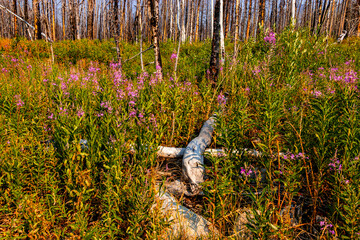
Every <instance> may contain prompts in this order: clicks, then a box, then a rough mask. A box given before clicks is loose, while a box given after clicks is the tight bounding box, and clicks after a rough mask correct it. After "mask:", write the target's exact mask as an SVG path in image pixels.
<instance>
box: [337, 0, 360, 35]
mask: <svg viewBox="0 0 360 240" xmlns="http://www.w3.org/2000/svg"><path fill="white" fill-rule="evenodd" d="M333 1H334V0H333ZM357 9H358V15H357V16H358V26H357V28H358V29H357V36H358V37H360V0H358V1H357Z"/></svg>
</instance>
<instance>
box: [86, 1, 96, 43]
mask: <svg viewBox="0 0 360 240" xmlns="http://www.w3.org/2000/svg"><path fill="white" fill-rule="evenodd" d="M94 5H95V0H88V14H87V37H88V38H89V39H93V38H94Z"/></svg>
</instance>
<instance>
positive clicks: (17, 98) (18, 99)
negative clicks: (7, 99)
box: [15, 95, 25, 108]
mask: <svg viewBox="0 0 360 240" xmlns="http://www.w3.org/2000/svg"><path fill="white" fill-rule="evenodd" d="M15 99H16V106H18V107H19V108H21V107H22V106H24V104H25V103H24V102H23V101H22V100H21V97H20V95H15Z"/></svg>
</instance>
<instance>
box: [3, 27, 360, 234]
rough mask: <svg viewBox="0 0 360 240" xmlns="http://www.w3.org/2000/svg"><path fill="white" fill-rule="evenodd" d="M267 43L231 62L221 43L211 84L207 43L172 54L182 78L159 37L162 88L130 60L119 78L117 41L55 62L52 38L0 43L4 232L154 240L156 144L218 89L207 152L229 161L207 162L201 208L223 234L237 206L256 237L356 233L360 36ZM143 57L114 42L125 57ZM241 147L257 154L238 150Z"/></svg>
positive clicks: (67, 44)
mask: <svg viewBox="0 0 360 240" xmlns="http://www.w3.org/2000/svg"><path fill="white" fill-rule="evenodd" d="M263 37H264V35H262V37H259V39H258V40H257V41H250V42H247V43H240V45H239V54H238V59H237V62H236V63H233V62H232V52H231V49H233V45H232V43H230V42H226V50H227V54H228V55H227V61H226V64H225V66H224V68H223V69H222V71H221V74H220V78H219V81H218V88H216V89H212V88H211V87H210V83H209V81H208V80H207V79H206V78H205V75H206V71H207V67H208V61H209V55H210V47H211V46H210V42H209V41H207V42H205V43H194V44H188V43H186V44H184V45H182V46H181V52H180V56H179V66H178V73H177V75H178V79H177V81H175V80H174V79H173V77H174V73H173V71H174V64H175V63H174V60H172V59H171V58H170V56H171V54H172V53H174V52H175V49H177V43H174V42H166V43H163V44H162V46H161V51H162V57H163V71H164V80H163V81H159V80H158V79H157V78H156V76H155V75H154V74H153V72H155V67H154V66H153V65H148V66H146V73H141V66H140V60H139V58H135V59H134V60H131V61H128V62H126V63H124V64H123V66H122V70H123V71H122V75H121V72H120V71H119V68H118V66H117V65H116V64H112V62H113V61H114V59H115V56H116V51H115V49H114V47H115V45H114V43H113V42H112V41H103V42H100V41H89V40H80V41H62V42H56V43H54V44H53V48H54V54H55V63H51V60H50V59H51V58H50V57H51V54H50V45H49V43H46V42H42V41H40V42H28V41H25V40H19V39H14V40H6V39H4V40H1V41H0V52H1V53H2V54H1V56H0V125H1V126H2V127H1V128H0V136H1V138H0V153H1V155H0V191H1V194H0V209H1V210H0V230H1V231H0V232H1V233H0V236H1V237H2V238H5V239H7V238H47V239H49V238H55V239H63V238H81V239H114V238H118V239H144V238H150V239H154V238H155V239H156V238H160V236H161V235H162V234H164V231H165V230H164V229H165V228H166V227H167V226H168V223H166V222H165V221H164V219H163V218H162V217H161V215H160V214H159V213H158V212H156V211H150V209H151V206H152V204H153V197H154V194H155V183H156V182H159V181H161V180H163V181H165V180H166V179H165V178H163V179H161V177H159V175H158V174H157V170H158V169H159V168H160V165H161V163H160V162H159V159H157V157H156V153H155V150H154V149H156V147H157V146H159V145H164V146H176V147H185V146H186V145H187V143H189V141H191V139H193V138H194V137H195V136H196V135H197V134H198V131H199V130H200V128H201V125H202V123H203V122H204V121H205V120H206V119H207V118H208V117H209V116H211V114H212V113H213V112H214V111H218V110H219V104H218V96H219V94H222V93H221V92H220V90H219V89H223V91H224V92H225V91H226V92H228V93H229V99H228V101H227V104H226V111H225V112H223V114H222V115H220V116H219V118H218V119H217V127H216V130H215V135H214V139H213V143H212V146H211V147H223V148H224V149H225V151H226V152H227V154H226V156H222V157H216V158H215V157H210V156H208V157H207V158H208V159H209V164H207V166H206V168H207V169H208V171H207V172H208V179H207V181H206V182H205V183H204V187H203V188H204V196H202V197H199V199H197V201H199V202H200V205H201V208H200V213H201V214H202V215H203V216H204V217H206V218H207V219H208V220H209V221H210V222H212V223H214V225H215V226H216V227H217V228H218V229H219V230H220V232H221V233H222V236H223V238H225V237H230V236H231V235H232V234H233V225H234V223H235V221H236V219H237V216H238V212H239V209H243V208H249V209H252V212H253V213H254V215H255V219H254V220H253V221H250V222H249V224H248V227H249V229H250V231H251V232H252V234H253V235H254V236H255V238H257V239H269V238H270V237H278V238H281V239H285V238H288V239H295V238H299V237H302V238H316V237H323V238H325V239H331V238H334V237H335V236H336V237H339V238H342V239H356V238H359V233H360V227H359V226H360V210H359V209H360V192H359V187H358V186H359V184H360V170H359V167H360V166H359V149H360V148H359V144H360V142H359V139H360V136H359V134H360V123H359V118H360V115H359V112H358V106H359V105H360V100H359V90H358V89H357V87H358V84H359V79H358V75H357V74H358V72H359V66H360V65H359V64H360V62H359V61H360V51H359V50H360V41H359V40H358V39H349V40H346V41H345V42H344V43H343V44H340V45H339V44H336V43H334V42H333V40H332V39H326V38H324V37H314V36H311V37H309V36H308V35H307V34H306V31H302V30H300V31H295V32H293V31H291V30H285V31H284V32H283V33H282V34H280V35H278V36H276V38H277V39H276V45H271V44H269V43H267V42H265V41H264V40H263ZM148 46H149V44H144V46H143V48H144V49H146V48H147V47H148ZM138 51H139V46H138V44H135V43H134V44H130V43H121V55H122V59H123V60H125V59H128V58H130V57H131V56H133V55H135V54H136V53H137V52H138ZM152 61H153V52H152V51H148V52H146V53H145V54H144V62H145V63H149V62H152ZM83 140H87V144H86V145H84V144H80V142H81V141H83ZM131 146H135V153H131V151H130V148H131ZM145 146H146V147H145ZM243 148H252V149H256V150H259V151H261V152H262V153H263V155H262V157H261V158H253V157H250V156H247V155H243V154H240V155H239V154H234V153H233V152H234V151H233V150H241V149H243ZM280 152H282V153H284V154H283V155H281V154H280ZM340 165H341V167H340ZM241 169H245V170H243V171H241ZM250 169H251V170H252V171H253V172H258V171H259V170H260V169H264V170H266V172H265V180H264V181H260V179H258V180H256V179H254V178H250V177H248V176H246V173H247V172H248V170H250ZM257 175H258V174H257ZM258 190H262V194H258V195H257V194H254V193H255V192H256V191H258ZM279 190H280V191H279ZM291 205H292V206H302V207H303V213H302V219H301V222H299V223H298V224H297V225H292V224H291V223H290V221H289V217H287V218H286V217H285V216H284V214H280V213H281V211H282V209H284V208H285V207H286V206H291ZM257 210H258V211H257ZM316 216H318V218H319V216H320V217H322V221H324V222H323V223H320V221H316ZM325 222H326V223H325ZM330 223H331V224H332V226H330V225H329V224H330ZM322 225H323V226H322ZM324 226H327V227H326V228H324ZM332 231H334V232H332Z"/></svg>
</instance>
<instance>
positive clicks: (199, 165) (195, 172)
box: [182, 116, 215, 192]
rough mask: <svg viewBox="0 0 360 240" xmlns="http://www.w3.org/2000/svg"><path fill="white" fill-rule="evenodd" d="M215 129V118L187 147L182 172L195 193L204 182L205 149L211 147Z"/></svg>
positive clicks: (206, 123)
mask: <svg viewBox="0 0 360 240" xmlns="http://www.w3.org/2000/svg"><path fill="white" fill-rule="evenodd" d="M214 127H215V116H212V117H210V118H209V120H207V121H206V122H205V123H204V125H203V127H202V128H201V130H200V134H199V136H198V137H196V138H194V139H193V140H192V141H191V142H190V143H189V144H188V145H187V147H186V150H185V153H184V157H183V161H182V162H183V164H182V170H183V175H184V177H185V178H186V179H187V180H189V182H190V187H191V190H192V191H193V192H197V191H198V190H199V184H200V183H202V182H204V173H205V168H204V166H203V165H204V156H203V153H204V151H205V148H206V147H207V146H209V145H210V143H211V137H212V133H213V131H214Z"/></svg>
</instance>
